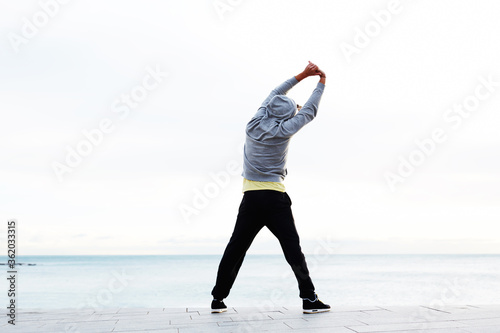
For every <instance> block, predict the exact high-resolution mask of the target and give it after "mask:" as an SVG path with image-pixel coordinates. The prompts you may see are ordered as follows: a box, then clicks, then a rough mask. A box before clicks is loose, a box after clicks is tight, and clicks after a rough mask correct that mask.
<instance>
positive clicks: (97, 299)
mask: <svg viewBox="0 0 500 333" xmlns="http://www.w3.org/2000/svg"><path fill="white" fill-rule="evenodd" d="M220 258H221V256H220V255H146V256H127V255H123V256H107V255H102V256H23V257H19V258H17V260H18V262H22V263H24V265H21V266H17V270H18V277H17V290H18V293H17V295H16V296H17V300H16V302H17V307H18V308H21V309H28V308H29V309H32V308H40V309H56V308H58V309H60V308H95V309H102V308H120V307H208V306H209V305H210V302H211V300H212V296H211V295H210V292H211V290H212V288H213V285H214V283H215V278H216V274H217V268H218V265H219V261H220ZM306 260H307V262H308V265H309V270H310V275H311V277H312V280H313V283H314V284H315V287H316V291H317V293H318V294H319V297H320V299H321V300H323V301H324V302H326V303H329V304H330V305H333V306H345V305H363V306H366V305H377V306H384V305H424V306H444V305H453V304H477V305H479V304H500V255H338V254H335V255H328V256H327V255H323V256H320V257H318V256H315V255H307V254H306ZM28 263H30V264H35V265H30V266H28V265H27V264H28ZM0 267H2V269H3V270H4V276H6V274H7V266H5V265H2V266H0ZM3 281H4V283H3V286H4V287H3V288H2V289H4V291H5V292H2V295H3V296H2V297H3V298H5V299H4V304H6V302H7V293H6V292H7V289H8V286H7V280H6V279H3ZM0 288H1V284H0ZM226 304H227V305H228V306H240V307H241V306H252V307H259V306H264V305H266V306H269V305H272V304H274V305H277V306H300V305H301V302H300V299H299V297H298V287H297V281H296V279H295V276H294V275H293V273H292V270H291V268H290V266H288V264H287V263H286V261H285V259H284V257H283V256H282V255H247V256H246V258H245V260H244V262H243V265H242V267H241V270H240V272H239V275H238V277H237V279H236V282H235V284H234V286H233V288H232V290H231V294H230V295H229V297H228V298H227V299H226Z"/></svg>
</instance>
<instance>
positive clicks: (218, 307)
mask: <svg viewBox="0 0 500 333" xmlns="http://www.w3.org/2000/svg"><path fill="white" fill-rule="evenodd" d="M225 311H227V306H226V304H224V302H223V301H222V300H220V301H219V300H218V299H215V298H214V300H213V301H212V313H221V312H225Z"/></svg>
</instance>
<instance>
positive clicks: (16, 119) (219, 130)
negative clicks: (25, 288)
mask: <svg viewBox="0 0 500 333" xmlns="http://www.w3.org/2000/svg"><path fill="white" fill-rule="evenodd" d="M0 3H1V7H2V10H1V11H0V34H1V35H2V38H0V103H1V104H0V112H1V122H0V151H1V154H0V171H1V174H0V185H1V186H0V202H1V204H0V220H2V221H3V222H2V223H3V227H0V229H1V233H2V235H3V239H4V240H5V231H6V228H7V220H8V219H12V218H14V219H17V221H18V246H19V253H21V254H182V253H186V254H187V253H189V254H198V253H210V254H221V253H222V252H223V250H224V247H225V245H226V243H227V241H228V240H229V237H230V235H231V232H232V229H233V227H234V222H235V219H236V214H237V210H238V205H239V203H240V201H241V197H242V193H241V185H242V177H241V175H240V172H241V170H240V169H241V164H242V143H243V141H244V129H245V125H246V123H247V122H248V121H249V120H250V118H251V117H252V115H253V114H254V113H255V111H256V110H257V108H258V107H259V105H260V103H261V102H262V101H263V100H264V99H265V97H266V96H267V95H268V94H269V92H270V91H271V90H272V89H273V88H274V87H275V86H277V85H278V84H280V83H282V82H283V81H285V80H286V79H288V78H290V77H292V76H294V75H296V74H298V73H300V72H301V71H302V70H303V68H304V67H305V66H306V64H307V61H308V60H310V61H312V62H315V63H316V64H318V65H319V66H320V68H322V69H323V70H324V71H325V72H326V74H327V83H326V88H325V92H324V94H323V97H322V100H321V104H320V108H319V112H318V116H317V118H316V119H314V120H313V122H311V123H310V124H308V125H307V126H306V127H305V128H303V130H301V131H300V132H299V133H298V134H297V135H296V136H295V137H294V138H293V139H292V141H291V146H290V151H289V160H288V172H289V175H288V176H287V178H286V180H285V186H286V188H287V192H288V193H289V195H290V197H291V198H292V202H293V205H292V209H293V212H294V216H295V223H296V225H297V228H298V230H299V234H300V235H301V237H302V244H303V246H302V247H303V250H304V252H306V253H312V252H314V251H316V250H317V249H318V248H320V247H323V248H324V247H325V244H327V245H326V246H331V248H332V249H334V250H331V251H335V253H499V252H500V236H498V235H500V233H499V231H500V228H499V226H498V223H499V222H500V156H499V153H500V149H499V148H500V131H499V130H498V129H499V128H500V113H499V111H498V110H499V107H500V62H499V61H498V59H500V44H499V43H498V31H500V20H498V15H499V13H500V3H499V2H497V1H494V0H491V1H486V0H483V1H457V0H449V1H434V0H426V1H424V0H421V1H400V2H397V1H374V0H369V1H368V0H366V1H352V0H343V1H327V0H324V1H304V0H302V1H298V0H296V1H291V0H286V1H285V0H283V1H269V0H267V1H264V0H252V1H244V0H243V1H228V0H220V1H213V0H205V1H159V0H158V1H124V0H119V1H118V0H116V1H99V2H98V1H94V2H92V1H90V2H89V1H76V0H74V1H66V3H63V1H60V2H58V1H55V0H52V1H49V0H42V1H40V2H39V1H16V2H14V1H0ZM317 81H318V78H317V77H313V78H307V79H305V80H304V81H302V82H301V83H299V84H298V85H297V86H296V87H294V88H293V89H292V90H291V91H290V92H289V96H290V97H292V98H293V99H295V100H296V101H297V102H298V103H300V104H303V103H305V101H306V100H307V98H308V96H309V94H310V93H311V92H312V90H313V89H314V87H315V85H316V82H317ZM323 250H325V249H323ZM280 251H281V250H280V248H279V244H278V242H277V240H275V239H274V238H273V236H272V235H271V233H270V232H269V231H267V230H263V231H262V232H261V234H259V235H258V237H257V239H256V240H255V242H254V244H253V245H252V247H251V250H250V252H249V253H280Z"/></svg>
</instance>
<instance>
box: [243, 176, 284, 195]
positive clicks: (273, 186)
mask: <svg viewBox="0 0 500 333" xmlns="http://www.w3.org/2000/svg"><path fill="white" fill-rule="evenodd" d="M256 190H273V191H278V192H285V185H284V184H283V183H280V182H259V181H255V180H248V179H246V178H243V192H246V191H256Z"/></svg>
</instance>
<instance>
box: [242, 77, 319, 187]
mask: <svg viewBox="0 0 500 333" xmlns="http://www.w3.org/2000/svg"><path fill="white" fill-rule="evenodd" d="M298 82H299V81H298V80H297V79H296V78H295V77H292V78H290V79H288V80H286V81H285V82H283V83H282V84H280V85H279V86H278V87H276V88H275V89H274V90H273V91H272V92H271V94H270V95H269V96H268V97H267V98H266V99H265V101H264V102H263V103H262V105H261V106H260V108H259V109H258V110H257V113H256V114H255V115H254V116H253V118H252V119H251V120H250V122H249V123H248V124H247V127H246V141H245V147H244V153H243V174H242V176H243V177H245V178H246V179H248V180H254V181H263V182H281V181H283V180H284V179H285V176H286V175H287V170H286V161H287V155H288V144H289V143H290V139H291V138H292V136H293V135H294V134H295V133H297V132H298V131H299V130H300V129H301V128H302V127H304V125H306V124H307V123H309V122H310V121H311V120H313V119H314V117H316V113H317V112H318V106H319V102H320V100H321V95H322V94H323V90H324V89H325V85H324V84H323V83H320V82H318V84H317V86H316V88H315V89H314V91H313V92H312V94H311V97H309V99H308V100H307V102H306V103H305V104H304V106H303V107H302V109H301V110H300V112H298V113H297V114H296V111H297V104H296V103H295V102H294V100H293V99H291V98H290V97H288V96H286V93H287V92H288V91H289V90H290V89H291V88H292V87H293V86H295V85H296V84H297V83H298Z"/></svg>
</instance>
